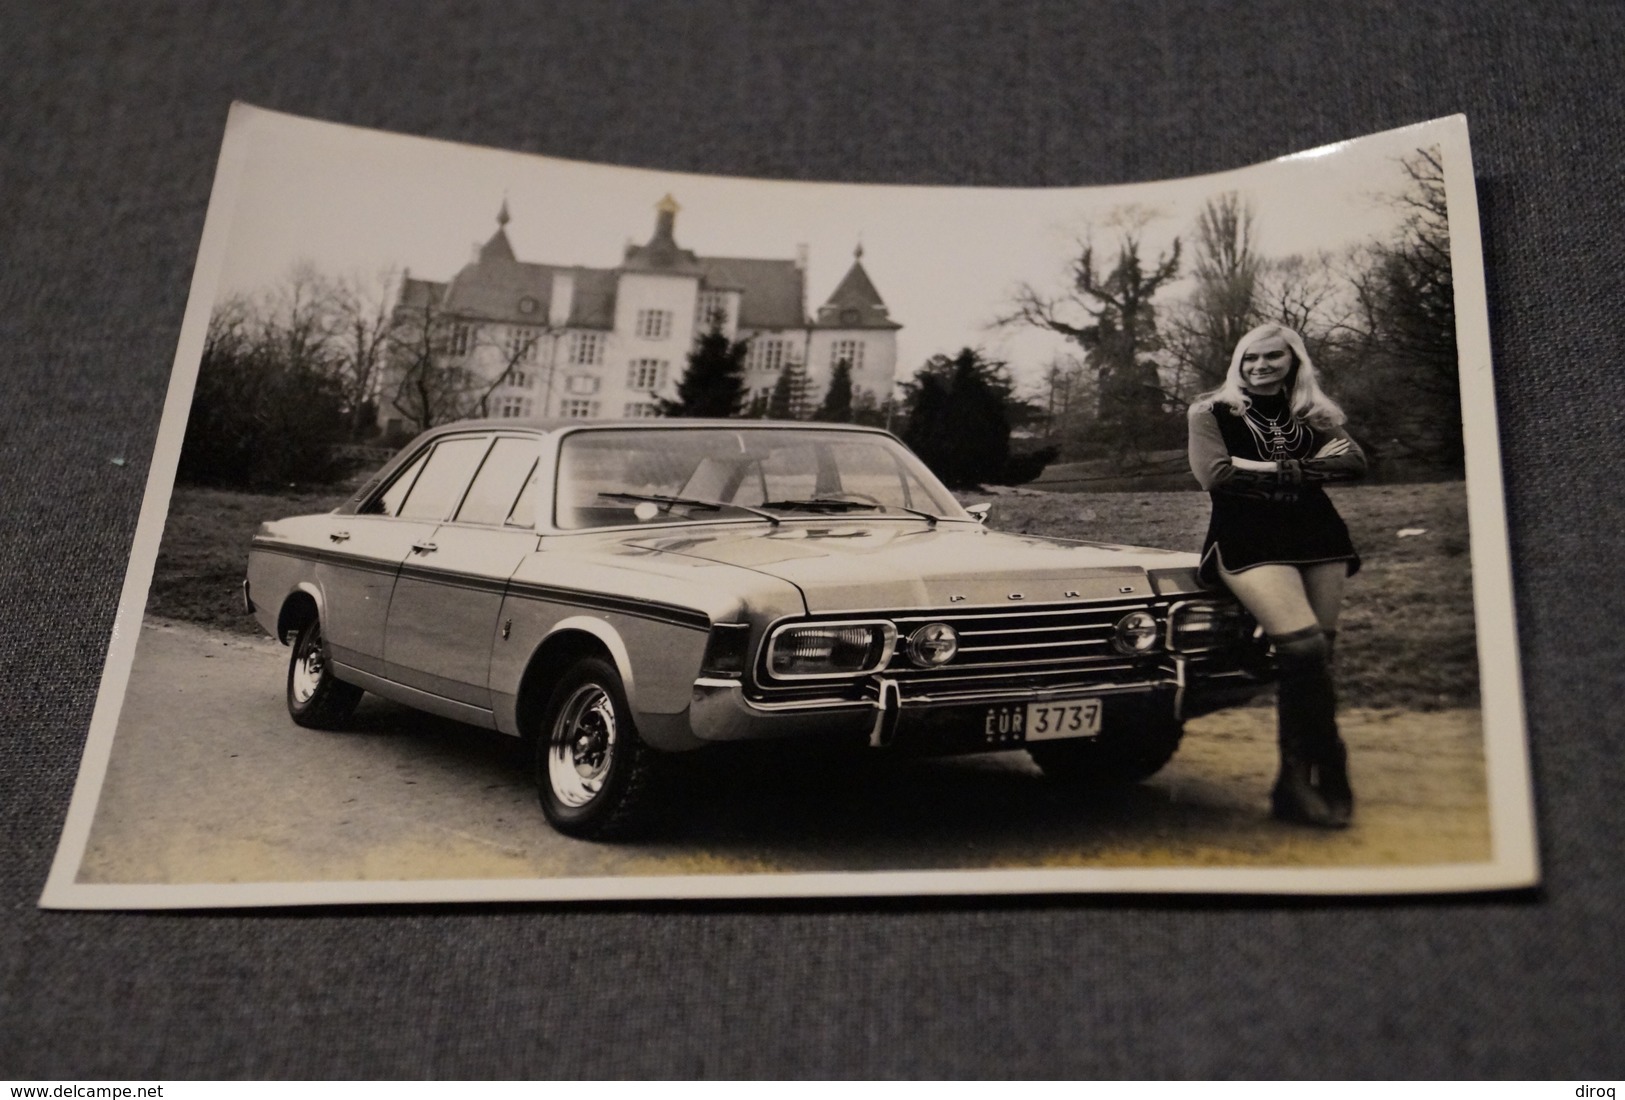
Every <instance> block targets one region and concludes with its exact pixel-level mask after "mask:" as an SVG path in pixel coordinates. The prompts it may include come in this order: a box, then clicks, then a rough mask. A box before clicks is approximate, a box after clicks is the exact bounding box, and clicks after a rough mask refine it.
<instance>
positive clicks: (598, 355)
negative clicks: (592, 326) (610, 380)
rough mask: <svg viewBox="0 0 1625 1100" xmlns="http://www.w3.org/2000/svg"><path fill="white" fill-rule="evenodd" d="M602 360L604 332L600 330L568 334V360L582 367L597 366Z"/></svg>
mask: <svg viewBox="0 0 1625 1100" xmlns="http://www.w3.org/2000/svg"><path fill="white" fill-rule="evenodd" d="M603 361H604V334H603V333H601V332H572V333H571V334H570V362H572V363H574V364H576V365H577V366H582V367H592V366H597V365H598V364H599V363H602V362H603Z"/></svg>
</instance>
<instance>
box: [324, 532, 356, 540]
mask: <svg viewBox="0 0 1625 1100" xmlns="http://www.w3.org/2000/svg"><path fill="white" fill-rule="evenodd" d="M327 537H328V538H330V539H332V540H333V541H334V542H343V541H344V540H345V539H347V538H349V537H350V532H348V531H334V532H333V533H332V534H331V535H328V536H327Z"/></svg>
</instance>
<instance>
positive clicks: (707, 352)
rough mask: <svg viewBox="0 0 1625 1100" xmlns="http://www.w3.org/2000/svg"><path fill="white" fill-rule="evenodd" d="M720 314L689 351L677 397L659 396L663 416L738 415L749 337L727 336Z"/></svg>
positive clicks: (743, 387) (742, 394) (742, 403)
mask: <svg viewBox="0 0 1625 1100" xmlns="http://www.w3.org/2000/svg"><path fill="white" fill-rule="evenodd" d="M722 320H723V319H722V316H721V314H720V312H719V313H717V314H714V315H713V316H712V317H711V327H710V329H708V330H707V331H706V333H705V335H703V336H701V337H700V339H699V341H698V342H697V343H696V344H695V345H694V350H693V351H691V352H689V353H688V366H687V368H686V369H684V371H683V377H682V380H681V381H679V382H678V383H677V400H675V401H669V400H667V399H665V398H661V399H660V413H661V415H662V416H718V417H727V416H738V415H739V412H740V409H741V408H742V407H743V406H744V404H745V354H746V353H747V352H748V351H749V350H750V341H748V340H730V339H728V334H727V333H726V332H724V331H723V330H722Z"/></svg>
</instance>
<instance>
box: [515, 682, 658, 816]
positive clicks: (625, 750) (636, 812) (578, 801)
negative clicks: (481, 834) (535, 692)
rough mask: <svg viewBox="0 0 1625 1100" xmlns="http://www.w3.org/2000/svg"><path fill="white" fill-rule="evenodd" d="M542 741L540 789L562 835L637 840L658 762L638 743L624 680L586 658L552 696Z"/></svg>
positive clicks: (545, 809)
mask: <svg viewBox="0 0 1625 1100" xmlns="http://www.w3.org/2000/svg"><path fill="white" fill-rule="evenodd" d="M539 733H540V735H539V736H538V737H537V738H536V739H535V747H536V765H535V766H536V788H537V792H538V794H539V795H540V796H541V802H542V812H543V813H545V814H546V815H547V819H548V821H550V822H551V823H552V825H553V827H554V828H555V829H557V830H558V831H559V832H561V833H566V834H568V835H570V836H576V837H581V838H583V839H587V840H613V839H617V838H620V837H625V836H629V835H632V834H633V833H636V832H637V831H639V830H640V829H642V828H643V827H644V826H645V825H647V823H648V821H649V819H650V817H651V816H652V813H653V807H654V804H653V801H652V800H651V799H650V797H649V794H650V787H651V786H652V782H651V779H652V774H653V772H654V770H655V760H654V754H653V752H652V750H650V749H649V748H648V746H646V745H645V744H644V743H643V741H642V740H641V739H640V738H639V737H638V731H637V729H636V728H635V727H634V726H633V724H632V717H631V712H630V710H629V708H628V707H627V705H626V692H625V690H624V689H623V688H622V686H621V678H620V676H619V675H618V674H617V673H616V671H615V668H614V666H613V665H611V664H610V663H609V662H608V661H605V660H603V659H602V658H599V657H587V658H584V659H582V660H581V661H579V662H577V663H576V664H575V665H574V666H573V667H572V668H571V669H570V671H568V672H566V673H565V674H564V677H563V679H561V680H560V681H559V683H558V686H556V687H555V688H554V689H553V694H552V696H551V697H549V699H548V703H547V707H546V709H545V710H544V712H543V719H542V728H541V730H540V731H539Z"/></svg>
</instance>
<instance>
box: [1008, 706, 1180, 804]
mask: <svg viewBox="0 0 1625 1100" xmlns="http://www.w3.org/2000/svg"><path fill="white" fill-rule="evenodd" d="M1184 733H1185V727H1184V724H1183V723H1181V722H1178V721H1176V720H1174V719H1173V718H1171V717H1170V718H1150V719H1142V720H1140V721H1137V722H1128V721H1119V722H1116V723H1111V722H1108V723H1107V724H1106V725H1105V726H1104V727H1103V728H1102V729H1101V731H1100V733H1099V734H1098V735H1096V736H1094V737H1090V738H1085V739H1080V740H1070V741H1046V742H1042V743H1039V744H1036V745H1028V746H1027V754H1028V755H1029V756H1031V757H1032V758H1033V763H1035V764H1037V765H1038V767H1039V769H1040V770H1041V771H1043V773H1044V775H1045V776H1046V777H1047V778H1050V779H1053V780H1056V781H1059V782H1063V783H1070V784H1074V785H1077V786H1087V787H1123V786H1128V785H1130V784H1133V783H1139V782H1141V781H1142V780H1145V779H1150V778H1151V777H1152V776H1153V775H1155V774H1157V772H1159V771H1161V770H1162V767H1163V765H1165V764H1167V763H1168V761H1170V760H1172V759H1173V757H1174V753H1175V752H1177V751H1179V742H1180V739H1181V738H1182V737H1183V736H1184Z"/></svg>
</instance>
